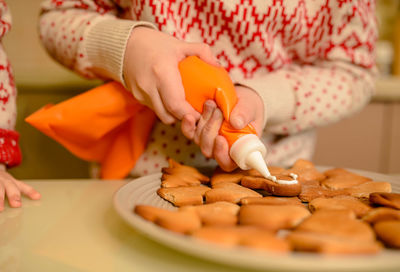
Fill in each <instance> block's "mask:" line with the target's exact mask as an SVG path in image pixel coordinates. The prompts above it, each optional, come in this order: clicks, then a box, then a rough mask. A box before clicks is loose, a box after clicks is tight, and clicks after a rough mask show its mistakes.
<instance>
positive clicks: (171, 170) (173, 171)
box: [161, 159, 210, 183]
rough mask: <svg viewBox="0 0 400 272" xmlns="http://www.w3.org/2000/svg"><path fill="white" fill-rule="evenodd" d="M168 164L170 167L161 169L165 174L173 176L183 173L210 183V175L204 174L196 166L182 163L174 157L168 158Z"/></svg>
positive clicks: (185, 175)
mask: <svg viewBox="0 0 400 272" xmlns="http://www.w3.org/2000/svg"><path fill="white" fill-rule="evenodd" d="M168 164H169V167H167V168H162V169H161V170H162V172H163V174H166V175H171V176H175V175H179V176H180V175H182V176H184V177H188V176H190V177H191V178H192V179H196V180H198V181H200V182H201V183H208V182H209V181H210V179H209V177H207V176H205V175H203V174H202V173H200V172H199V171H198V170H197V169H196V168H194V167H191V166H187V165H183V164H180V163H178V162H176V161H174V160H173V159H168Z"/></svg>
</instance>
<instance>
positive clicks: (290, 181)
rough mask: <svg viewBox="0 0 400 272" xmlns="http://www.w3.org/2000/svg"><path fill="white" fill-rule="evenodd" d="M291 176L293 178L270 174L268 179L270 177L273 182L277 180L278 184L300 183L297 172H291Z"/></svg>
mask: <svg viewBox="0 0 400 272" xmlns="http://www.w3.org/2000/svg"><path fill="white" fill-rule="evenodd" d="M289 176H291V177H292V178H293V180H284V179H277V178H276V177H275V176H272V175H270V176H268V177H267V179H269V180H271V181H273V182H276V183H278V184H286V185H291V184H297V183H299V181H298V180H297V178H298V176H297V175H296V174H294V173H290V175H289Z"/></svg>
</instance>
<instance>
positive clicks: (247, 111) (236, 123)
mask: <svg viewBox="0 0 400 272" xmlns="http://www.w3.org/2000/svg"><path fill="white" fill-rule="evenodd" d="M255 111H256V110H255V108H254V107H252V105H251V103H248V101H247V99H246V98H244V97H242V98H241V99H238V102H237V104H236V105H235V107H234V108H233V110H232V112H231V115H230V118H229V122H230V123H231V125H232V126H233V127H234V128H235V129H242V128H244V127H245V126H247V125H248V124H249V123H250V122H252V121H254V119H255Z"/></svg>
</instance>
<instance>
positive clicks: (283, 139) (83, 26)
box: [40, 0, 377, 175]
mask: <svg viewBox="0 0 400 272" xmlns="http://www.w3.org/2000/svg"><path fill="white" fill-rule="evenodd" d="M42 8H43V12H42V15H41V18H40V37H41V40H42V41H43V44H44V45H45V47H46V49H47V50H48V52H49V53H50V54H51V55H52V56H53V57H54V58H55V59H57V60H58V61H59V62H61V63H62V64H64V65H65V66H67V67H69V68H70V69H73V70H75V71H77V72H78V73H80V74H81V75H83V76H86V77H89V78H94V77H101V78H108V79H114V80H118V81H120V82H122V83H123V79H122V63H123V57H124V50H125V45H126V42H127V39H128V37H129V35H130V33H131V30H132V28H133V27H135V26H138V25H146V26H149V27H155V28H156V29H158V30H161V31H163V32H165V33H169V34H171V35H173V36H175V37H177V38H178V39H181V40H185V41H188V42H204V43H207V44H209V45H210V46H211V48H212V51H213V53H214V54H215V55H216V56H217V57H218V59H219V60H220V62H221V63H222V65H223V66H225V68H226V69H227V70H228V72H229V73H230V75H231V77H232V79H233V81H234V82H235V83H238V84H242V85H245V86H249V87H251V88H252V89H254V90H255V91H257V92H258V94H259V95H260V96H261V98H262V99H263V102H264V106H265V107H264V108H265V118H264V119H265V120H266V124H265V129H264V135H263V140H264V142H265V143H266V144H267V147H268V148H269V153H268V157H267V161H268V162H269V163H272V164H276V165H282V166H289V165H291V164H292V163H293V162H294V161H295V160H296V159H297V158H299V157H303V158H308V159H310V158H311V156H312V153H313V148H314V141H315V128H317V127H318V126H322V125H327V124H331V123H333V122H336V121H338V120H340V119H342V118H345V117H347V116H349V115H351V114H353V113H355V112H357V111H359V110H360V109H361V108H362V107H363V106H365V105H366V104H367V103H368V101H369V99H370V97H371V95H372V94H373V91H374V83H373V75H374V73H375V69H374V47H375V41H376V39H377V26H376V19H375V15H374V12H375V2H374V1H372V0H357V1H351V0H313V1H311V0H310V1H307V0H293V1H283V0H280V1H279V0H247V1H246V0H219V1H214V0H202V1H193V0H189V1H184V0H174V1H172V0H143V1H137V0H114V1H113V0H47V1H45V2H44V3H43V5H42ZM182 142H184V143H186V146H185V147H182ZM166 156H170V157H175V158H176V159H177V160H179V161H182V162H185V163H188V164H194V165H197V166H199V165H200V166H201V165H204V164H205V165H207V164H208V163H211V162H209V161H208V160H207V159H205V158H203V157H202V156H201V155H200V153H199V150H198V148H197V147H196V146H195V145H194V144H192V143H191V142H190V141H187V140H184V139H183V136H182V134H180V132H179V129H178V127H176V128H175V127H170V126H165V125H163V124H157V125H156V127H155V128H154V130H153V133H152V137H151V141H150V143H149V146H148V148H147V151H146V152H145V154H143V156H142V158H141V159H140V160H139V162H138V164H137V166H136V167H135V169H136V172H135V173H136V174H139V175H141V174H147V173H150V172H155V171H159V169H160V167H162V166H164V165H165V164H166V162H165V157H166ZM200 161H201V162H200Z"/></svg>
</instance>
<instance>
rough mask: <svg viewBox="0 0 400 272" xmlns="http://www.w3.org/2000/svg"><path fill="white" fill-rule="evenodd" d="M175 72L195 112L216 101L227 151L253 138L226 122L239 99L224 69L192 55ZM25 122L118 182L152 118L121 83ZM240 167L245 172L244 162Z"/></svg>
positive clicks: (134, 157)
mask: <svg viewBox="0 0 400 272" xmlns="http://www.w3.org/2000/svg"><path fill="white" fill-rule="evenodd" d="M179 71H180V73H181V78H182V83H183V87H184V89H185V96H186V100H187V101H188V102H189V103H190V104H191V105H192V106H193V107H194V108H195V109H196V110H197V111H198V112H200V113H201V112H202V111H203V105H204V103H205V102H206V101H207V100H209V99H213V100H215V102H216V104H217V105H218V107H219V108H220V109H221V111H222V113H223V116H224V119H225V120H224V122H223V124H222V126H221V129H220V132H219V133H220V134H221V135H222V136H224V137H225V138H226V139H227V141H228V144H229V146H230V147H232V146H233V144H234V143H236V142H240V141H239V139H240V138H246V137H248V135H253V136H255V135H256V131H255V129H254V128H253V127H252V126H251V125H248V126H246V127H245V128H243V129H241V130H236V129H234V128H233V127H232V126H231V125H230V123H229V117H230V113H231V111H232V109H233V107H234V106H235V105H236V103H237V97H236V92H235V88H234V85H233V83H232V81H231V80H230V77H229V74H228V73H227V71H226V70H225V69H224V68H222V67H215V66H212V65H210V64H207V63H206V62H204V61H202V60H200V59H199V58H198V57H194V56H191V57H188V58H186V59H184V60H183V61H181V62H180V63H179ZM25 120H26V121H27V122H28V123H29V124H31V125H32V126H34V127H35V128H37V129H38V130H40V131H42V132H43V133H44V134H46V135H47V136H49V137H51V138H53V139H54V140H56V141H58V142H59V143H60V144H62V145H63V146H64V147H65V148H67V149H68V150H69V151H70V152H71V153H73V154H74V155H76V156H77V157H79V158H81V159H84V160H89V161H96V162H99V163H100V164H101V173H100V175H101V177H102V178H105V179H119V178H123V177H125V176H126V175H127V174H128V173H129V172H130V170H131V169H132V168H133V167H134V165H135V163H136V161H137V160H138V158H139V157H140V155H141V154H142V153H143V151H144V150H145V148H146V145H147V140H148V138H149V135H150V132H151V129H152V127H153V124H154V122H155V120H156V117H155V114H154V113H153V112H152V111H151V110H150V109H148V108H147V107H146V106H144V105H142V104H140V103H139V102H138V101H137V100H136V99H135V98H134V97H133V95H132V94H131V93H130V92H128V91H127V90H126V89H124V87H123V86H122V85H121V84H119V83H116V82H111V83H107V84H104V85H102V86H99V87H97V88H94V89H92V90H89V91H87V92H85V93H82V94H80V95H77V96H75V97H72V98H70V99H68V100H66V101H64V102H61V103H59V104H57V105H47V106H45V107H43V108H42V109H40V110H38V111H37V112H35V113H33V114H32V115H30V116H28V117H27V118H26V119H25ZM244 136H245V137H244ZM255 138H257V139H258V137H257V136H255ZM242 142H245V141H242ZM236 145H237V144H236ZM259 147H260V146H258V147H257V148H259ZM262 147H263V148H264V149H265V147H264V146H263V145H262ZM236 149H237V148H236ZM231 151H232V148H231ZM239 153H240V152H239ZM264 154H265V152H264ZM231 156H232V154H231ZM239 157H243V156H239ZM234 160H235V159H234ZM257 160H258V161H259V160H260V158H257ZM235 161H236V162H237V163H238V161H237V160H235ZM264 164H265V163H264ZM238 165H239V166H240V167H241V168H246V165H245V163H240V162H239V163H238ZM247 168H248V167H247ZM265 168H266V166H265ZM266 171H268V170H266ZM268 174H269V172H268Z"/></svg>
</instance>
